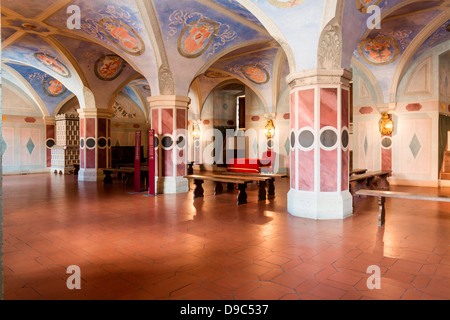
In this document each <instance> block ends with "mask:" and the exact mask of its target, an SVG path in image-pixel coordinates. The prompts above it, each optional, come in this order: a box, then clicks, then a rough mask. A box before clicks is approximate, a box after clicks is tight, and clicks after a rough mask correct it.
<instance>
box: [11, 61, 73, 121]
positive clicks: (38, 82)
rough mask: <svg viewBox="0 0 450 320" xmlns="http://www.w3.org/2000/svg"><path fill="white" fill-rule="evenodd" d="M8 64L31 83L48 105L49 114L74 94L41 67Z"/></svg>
mask: <svg viewBox="0 0 450 320" xmlns="http://www.w3.org/2000/svg"><path fill="white" fill-rule="evenodd" d="M6 65H7V66H9V67H11V68H12V69H14V70H15V71H16V72H18V73H19V74H20V75H21V76H22V78H23V79H24V80H25V81H27V82H28V83H29V85H30V86H31V87H32V88H33V90H34V91H35V92H36V93H37V95H38V96H39V98H40V99H41V100H42V102H43V103H44V105H45V106H46V109H47V111H48V113H49V115H52V114H53V113H54V111H55V109H56V107H57V106H58V105H59V104H60V103H61V102H62V101H63V100H65V99H66V98H67V97H69V96H71V95H72V92H70V91H69V90H67V88H66V87H65V86H64V85H63V84H62V83H61V82H60V81H58V80H56V79H55V78H53V77H51V76H49V75H48V74H47V73H45V72H42V71H41V70H39V69H36V68H33V67H30V66H26V65H20V64H13V63H7V64H6Z"/></svg>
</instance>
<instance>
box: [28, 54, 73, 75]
mask: <svg viewBox="0 0 450 320" xmlns="http://www.w3.org/2000/svg"><path fill="white" fill-rule="evenodd" d="M34 57H35V58H36V60H38V61H39V62H40V63H42V64H43V65H44V66H46V67H47V68H49V69H50V70H52V71H53V72H56V73H57V74H59V75H60V76H63V77H65V78H70V76H71V74H70V70H69V69H68V68H67V67H66V66H65V65H64V64H63V63H62V62H60V61H59V60H58V59H56V58H55V57H52V56H50V55H48V54H46V53H43V52H37V53H35V54H34Z"/></svg>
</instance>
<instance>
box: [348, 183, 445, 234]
mask: <svg viewBox="0 0 450 320" xmlns="http://www.w3.org/2000/svg"><path fill="white" fill-rule="evenodd" d="M356 194H357V195H361V196H373V197H378V205H379V212H378V225H379V226H380V227H381V226H383V225H384V224H385V222H386V208H385V202H386V198H399V199H411V200H426V201H440V202H450V196H447V195H436V194H419V193H409V192H399V191H383V190H365V189H363V190H359V191H357V192H356Z"/></svg>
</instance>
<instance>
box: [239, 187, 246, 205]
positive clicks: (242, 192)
mask: <svg viewBox="0 0 450 320" xmlns="http://www.w3.org/2000/svg"><path fill="white" fill-rule="evenodd" d="M246 188H247V184H246V183H240V184H239V185H238V189H239V194H238V197H237V204H238V205H241V204H246V203H247V192H245V189H246Z"/></svg>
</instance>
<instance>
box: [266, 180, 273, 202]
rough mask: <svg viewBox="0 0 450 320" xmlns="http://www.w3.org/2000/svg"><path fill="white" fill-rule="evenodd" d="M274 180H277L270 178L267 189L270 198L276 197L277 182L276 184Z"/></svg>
mask: <svg viewBox="0 0 450 320" xmlns="http://www.w3.org/2000/svg"><path fill="white" fill-rule="evenodd" d="M274 182H275V179H270V180H269V188H268V190H267V194H268V196H267V198H268V199H273V198H275V184H274Z"/></svg>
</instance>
